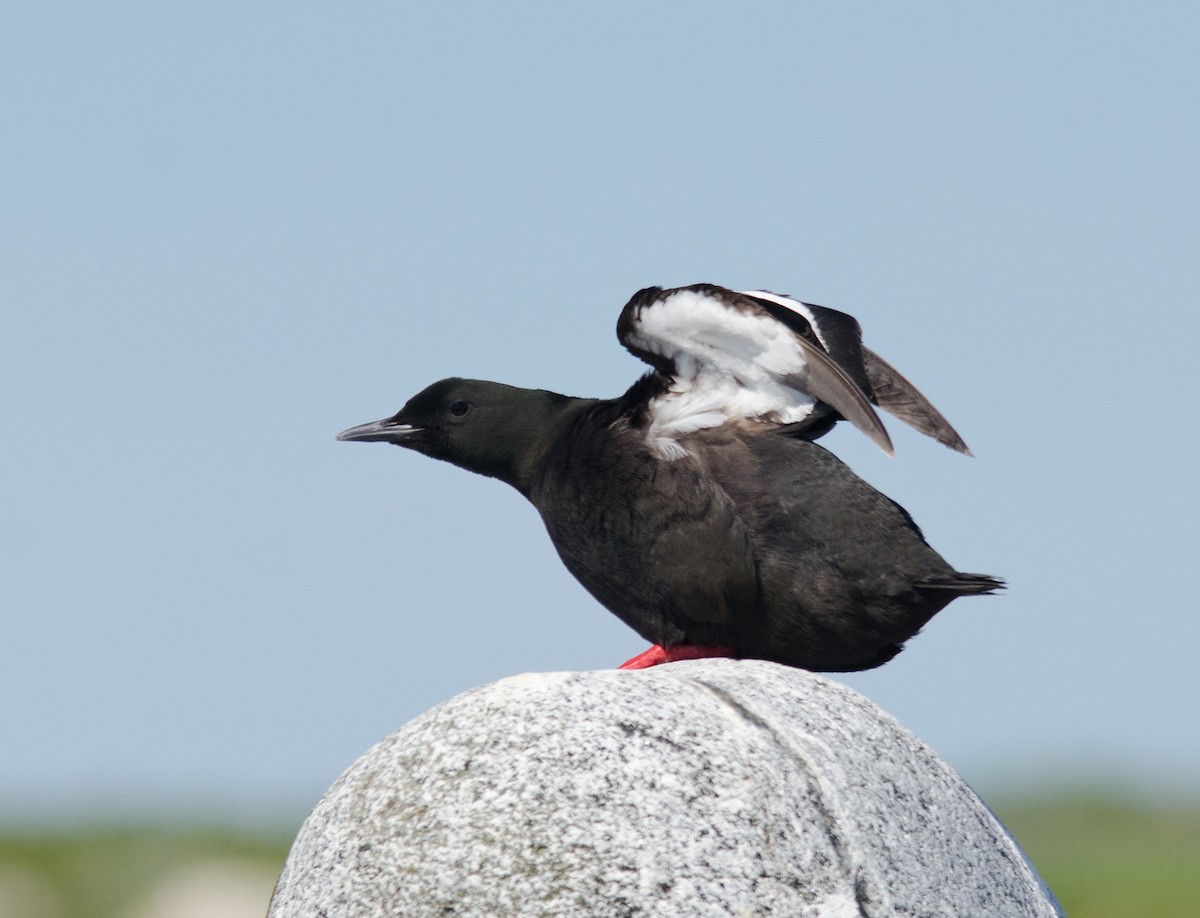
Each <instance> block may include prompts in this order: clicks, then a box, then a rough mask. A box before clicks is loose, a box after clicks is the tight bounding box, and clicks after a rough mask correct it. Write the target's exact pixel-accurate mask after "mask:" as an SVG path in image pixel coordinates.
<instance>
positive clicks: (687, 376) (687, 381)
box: [617, 284, 893, 456]
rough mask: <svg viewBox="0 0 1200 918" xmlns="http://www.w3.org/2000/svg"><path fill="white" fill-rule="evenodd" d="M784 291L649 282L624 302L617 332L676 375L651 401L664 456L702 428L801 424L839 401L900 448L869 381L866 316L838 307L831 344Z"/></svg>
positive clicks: (652, 423) (652, 425) (879, 440)
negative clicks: (861, 321) (861, 328)
mask: <svg viewBox="0 0 1200 918" xmlns="http://www.w3.org/2000/svg"><path fill="white" fill-rule="evenodd" d="M781 299H787V298H781V297H777V296H776V295H775V294H767V293H763V292H761V291H755V292H753V293H751V294H741V293H736V292H734V291H732V290H727V289H726V288H724V287H718V286H715V285H713V284H696V285H693V286H690V287H678V288H675V289H671V290H663V289H662V288H660V287H648V288H646V289H645V290H641V291H639V292H638V293H636V294H634V296H633V298H632V299H631V300H630V301H629V302H628V303H627V304H626V305H625V308H624V309H623V310H622V311H621V317H620V319H619V320H618V321H617V337H618V338H619V339H620V341H621V343H622V344H623V345H625V347H626V348H628V349H629V351H630V352H632V353H633V354H635V355H636V356H637V357H639V358H641V359H642V360H644V361H646V362H647V363H648V364H650V365H651V366H652V367H654V368H655V369H656V370H657V371H658V372H659V374H660V375H661V376H663V377H665V378H666V381H667V384H666V385H665V386H664V387H662V388H661V389H660V390H659V392H658V393H657V394H655V395H654V397H653V398H652V399H651V401H650V404H649V406H648V418H649V420H648V427H649V431H648V439H649V440H650V442H651V444H652V445H653V446H655V448H656V449H657V450H658V451H659V452H660V453H661V454H662V455H664V456H678V455H682V453H683V448H682V447H681V446H679V444H678V443H677V439H678V438H679V437H681V436H684V435H686V434H688V433H691V432H694V431H696V430H702V429H704V428H707V427H716V426H720V425H721V424H726V423H759V424H767V425H776V426H779V427H781V428H782V427H793V428H795V429H796V431H798V432H799V431H802V430H804V429H805V428H806V427H808V426H809V425H810V424H817V423H818V422H819V421H821V420H824V419H825V418H827V416H828V415H829V409H830V408H831V409H833V410H834V411H836V412H838V413H839V414H840V415H841V416H842V417H844V418H846V420H848V421H850V422H851V423H852V424H854V426H855V427H857V428H858V429H859V430H861V431H863V433H865V434H866V435H867V436H868V437H870V438H871V440H873V441H874V442H875V443H876V444H878V446H879V447H880V449H882V450H883V451H884V452H886V453H888V454H889V455H891V453H892V452H893V450H892V443H891V439H890V438H889V437H888V434H887V431H886V430H885V429H884V427H883V423H882V422H881V421H880V420H879V416H878V415H877V414H876V413H875V410H874V408H872V407H871V403H870V401H869V399H868V396H869V390H867V389H865V388H864V386H869V378H868V376H867V371H866V366H865V362H864V360H863V357H862V350H863V349H862V343H861V340H860V338H859V332H858V323H857V322H855V321H854V319H853V318H852V317H850V316H846V315H845V314H844V313H836V315H837V316H840V317H842V320H843V321H841V322H840V323H831V324H830V326H829V328H830V331H829V332H828V334H829V341H830V343H828V344H827V343H826V342H825V341H823V340H822V337H821V334H820V333H819V330H818V329H816V328H814V326H815V322H814V321H813V320H812V319H810V318H809V316H806V315H805V314H804V313H803V312H802V311H801V310H797V309H795V308H793V307H791V306H787V305H784V304H782V303H780V302H779V300H781ZM790 302H792V303H796V304H797V305H798V306H801V307H803V306H804V304H802V303H798V302H797V301H794V300H793V301H790ZM817 308H818V309H821V307H817ZM824 312H828V313H833V312H834V311H833V310H824ZM835 325H836V326H837V330H836V332H835V331H834V330H833V329H834V327H835ZM835 353H836V354H837V355H838V357H840V358H841V360H839V359H838V357H835V356H834V354H835ZM855 354H857V357H856V358H855V356H854V355H855ZM843 361H844V363H843ZM856 377H857V378H856ZM826 406H828V408H827V407H826Z"/></svg>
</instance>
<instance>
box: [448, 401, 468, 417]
mask: <svg viewBox="0 0 1200 918" xmlns="http://www.w3.org/2000/svg"><path fill="white" fill-rule="evenodd" d="M470 410H471V406H470V405H469V404H467V403H466V402H464V401H463V400H462V399H459V400H458V401H455V402H451V403H450V414H451V416H453V417H456V418H461V417H462V416H463V415H464V414H466V413H467V412H468V411H470Z"/></svg>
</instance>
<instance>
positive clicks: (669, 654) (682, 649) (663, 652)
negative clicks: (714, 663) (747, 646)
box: [617, 644, 737, 669]
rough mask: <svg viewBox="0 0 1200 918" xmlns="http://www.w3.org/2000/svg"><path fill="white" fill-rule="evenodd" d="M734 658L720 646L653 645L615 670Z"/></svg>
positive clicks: (734, 654)
mask: <svg viewBox="0 0 1200 918" xmlns="http://www.w3.org/2000/svg"><path fill="white" fill-rule="evenodd" d="M736 656H737V651H736V650H734V649H733V648H732V647H723V646H721V645H720V644H677V645H676V646H674V647H662V646H660V645H658V644H655V645H654V646H653V647H651V648H650V649H649V650H643V651H642V652H641V653H639V654H638V655H637V656H636V657H634V658H633V659H631V660H626V661H625V662H624V663H622V664H621V665H620V666H618V667H617V669H649V668H650V667H651V666H658V664H660V663H674V662H675V661H676V660H702V659H704V658H706V657H736Z"/></svg>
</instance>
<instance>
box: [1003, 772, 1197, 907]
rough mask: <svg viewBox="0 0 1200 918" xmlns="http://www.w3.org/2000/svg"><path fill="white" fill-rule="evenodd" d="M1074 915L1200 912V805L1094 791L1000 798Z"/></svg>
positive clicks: (1011, 826)
mask: <svg viewBox="0 0 1200 918" xmlns="http://www.w3.org/2000/svg"><path fill="white" fill-rule="evenodd" d="M993 810H994V811H995V813H996V815H997V816H998V817H999V818H1000V821H1001V822H1003V823H1004V824H1005V826H1007V827H1008V830H1009V832H1011V833H1012V835H1013V837H1014V838H1015V839H1016V840H1017V843H1018V844H1019V845H1020V846H1021V848H1022V850H1024V852H1025V855H1026V856H1027V857H1028V858H1029V860H1030V861H1031V862H1032V863H1033V865H1034V866H1035V867H1036V868H1037V870H1038V873H1040V874H1041V875H1042V879H1043V880H1045V881H1046V885H1047V886H1049V887H1050V889H1051V890H1053V891H1054V894H1055V895H1056V896H1057V897H1058V901H1059V902H1060V903H1061V904H1062V907H1063V909H1064V910H1065V911H1066V913H1067V914H1068V915H1069V916H1071V918H1141V916H1148V918H1149V916H1152V918H1196V916H1200V804H1198V803H1197V802H1195V801H1179V802H1174V803H1172V802H1169V801H1156V802H1142V801H1137V800H1133V799H1130V798H1128V797H1122V796H1120V795H1113V794H1101V793H1087V794H1079V795H1075V794H1065V795H1053V796H1044V797H1027V798H1024V799H1012V800H1008V801H1004V802H1001V803H998V804H993Z"/></svg>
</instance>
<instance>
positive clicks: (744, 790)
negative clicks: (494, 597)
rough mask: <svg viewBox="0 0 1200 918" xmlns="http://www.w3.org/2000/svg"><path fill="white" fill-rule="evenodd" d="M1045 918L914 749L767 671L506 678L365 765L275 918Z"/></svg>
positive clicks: (292, 860)
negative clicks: (969, 917) (524, 917)
mask: <svg viewBox="0 0 1200 918" xmlns="http://www.w3.org/2000/svg"><path fill="white" fill-rule="evenodd" d="M897 914H900V915H910V916H920V915H946V916H949V915H955V916H963V915H1005V916H1015V915H1056V914H1060V912H1059V911H1058V908H1057V906H1056V905H1055V903H1054V900H1053V897H1052V896H1051V895H1050V894H1049V893H1048V892H1047V891H1046V890H1045V888H1044V887H1043V886H1042V884H1041V882H1040V880H1039V879H1038V877H1037V874H1036V873H1035V872H1034V871H1033V869H1032V868H1031V867H1030V866H1029V865H1028V863H1027V862H1026V861H1025V859H1024V857H1023V856H1022V854H1021V851H1020V849H1018V848H1017V846H1016V843H1015V842H1013V841H1012V839H1011V838H1010V837H1009V836H1008V835H1007V833H1006V832H1005V831H1004V829H1003V828H1002V827H1001V826H1000V824H999V823H998V822H997V821H996V820H995V818H994V817H993V816H992V815H991V813H990V812H989V811H988V810H987V808H986V807H985V806H984V805H983V804H982V803H980V802H979V800H978V798H976V796H975V795H974V794H973V793H972V792H971V791H970V789H969V788H968V787H967V786H966V785H965V784H964V783H963V782H962V780H961V779H960V778H959V777H958V776H957V775H956V774H955V773H954V772H953V771H952V770H951V769H950V768H949V766H947V765H946V764H945V763H944V762H942V761H941V759H939V758H938V757H937V756H936V755H935V754H934V753H933V752H932V751H931V750H930V749H928V748H927V747H926V746H925V745H924V744H922V743H921V741H920V740H918V739H917V738H916V737H914V736H913V735H912V734H911V733H909V732H908V731H907V730H905V729H904V728H903V727H902V726H900V725H899V724H898V723H897V722H896V721H895V720H894V719H893V718H891V717H890V716H889V715H887V714H885V713H883V712H882V711H881V710H879V708H877V707H876V706H875V705H873V704H872V703H871V702H870V701H868V700H867V699H866V698H864V697H862V696H861V695H859V694H857V693H855V692H853V691H852V690H850V689H849V688H846V687H845V686H843V685H840V684H839V683H836V682H833V681H830V680H828V679H825V678H823V677H820V676H816V675H813V674H811V673H808V672H805V671H803V670H798V669H790V668H787V667H783V666H778V665H775V664H771V663H764V662H760V661H750V660H745V661H734V660H699V661H689V662H683V663H673V664H668V665H665V666H658V667H655V668H653V669H650V670H643V671H637V672H618V671H613V670H604V671H597V672H585V673H547V674H539V675H525V676H516V677H513V678H510V679H505V680H502V681H500V682H497V683H494V684H492V685H488V686H484V687H482V688H479V689H475V690H473V691H470V692H467V693H465V694H463V695H460V696H458V697H457V698H454V699H451V700H450V701H448V702H446V703H445V704H442V705H439V706H438V707H436V708H433V709H432V710H430V711H428V712H426V713H425V714H423V715H421V716H420V717H418V718H416V719H415V720H413V721H412V722H410V723H409V724H407V725H406V726H404V727H402V728H401V729H400V730H398V731H397V732H395V733H393V734H392V735H391V736H390V737H388V738H387V739H386V740H384V741H383V742H381V743H379V744H378V745H377V746H375V747H374V748H373V749H371V750H370V751H368V752H367V753H366V754H365V755H364V756H363V757H362V758H360V759H359V760H358V761H357V762H356V763H355V764H354V765H353V766H351V768H350V769H349V770H348V771H347V772H346V773H345V774H344V775H342V777H341V778H340V779H338V781H337V783H336V784H334V786H333V787H332V788H331V789H330V790H329V792H328V793H327V794H326V795H325V797H324V798H323V799H322V800H321V801H320V803H319V804H318V805H317V808H316V809H315V810H314V811H313V813H312V815H311V816H309V818H308V820H307V821H306V822H305V823H304V826H303V827H302V828H301V830H300V834H299V836H298V837H297V839H296V842H295V844H294V846H293V848H292V852H291V854H290V855H289V857H288V861H287V865H286V867H285V868H284V871H283V875H282V876H281V877H280V880H279V886H278V888H277V891H276V894H275V898H274V900H273V902H272V905H271V911H270V916H271V918H299V916H305V918H310V916H317V915H328V916H331V918H332V916H338V918H360V916H373V918H374V916H385V915H386V916H393V915H406V916H409V915H412V916H422V915H438V916H450V915H480V916H484V915H487V916H503V915H585V916H586V915H597V916H599V915H603V916H614V915H628V916H642V915H645V916H651V915H654V916H660V915H661V916H681V915H688V916H692V915H696V916H701V915H747V916H749V915H787V916H813V918H815V916H823V918H843V916H857V915H869V916H883V915H897Z"/></svg>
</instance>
